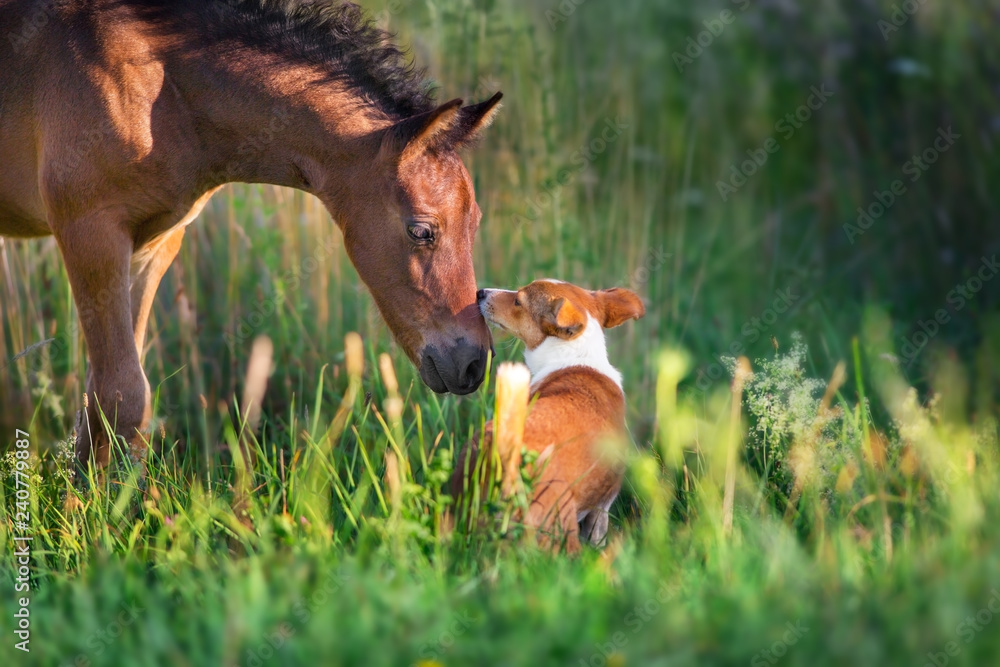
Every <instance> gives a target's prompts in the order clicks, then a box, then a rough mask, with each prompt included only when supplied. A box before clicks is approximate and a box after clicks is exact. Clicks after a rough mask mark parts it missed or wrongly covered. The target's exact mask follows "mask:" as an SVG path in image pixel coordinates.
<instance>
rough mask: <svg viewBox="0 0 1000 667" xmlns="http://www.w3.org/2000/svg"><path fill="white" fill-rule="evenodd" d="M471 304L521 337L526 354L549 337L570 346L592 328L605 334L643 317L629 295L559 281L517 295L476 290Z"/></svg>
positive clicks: (529, 287)
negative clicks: (602, 330) (609, 330)
mask: <svg viewBox="0 0 1000 667" xmlns="http://www.w3.org/2000/svg"><path fill="white" fill-rule="evenodd" d="M476 301H477V302H478V303H479V309H480V310H481V311H482V313H483V317H485V318H486V321H487V322H489V323H491V324H494V325H496V326H497V327H499V328H501V329H503V330H504V331H507V332H508V333H510V334H512V335H513V336H516V337H517V338H520V339H521V340H523V341H524V343H525V345H526V346H527V348H528V349H529V350H533V349H534V348H536V347H538V346H539V345H541V344H542V343H543V342H544V341H545V340H546V339H547V338H550V337H554V338H558V339H561V340H565V341H569V340H573V339H575V338H577V337H579V336H581V335H582V334H583V332H584V330H585V329H586V328H587V327H588V326H592V325H594V324H595V323H596V324H597V325H598V326H600V327H603V328H605V329H609V328H611V327H616V326H618V325H619V324H622V323H624V322H626V321H628V320H633V319H639V318H640V317H642V316H643V315H644V314H645V313H646V308H645V307H644V306H643V305H642V301H641V300H640V299H639V296H638V295H637V294H636V293H635V292H633V291H632V290H628V289H625V288H622V287H613V288H611V289H605V290H597V291H590V290H586V289H583V288H582V287H577V286H576V285H571V284H569V283H564V282H561V281H558V280H536V281H535V282H533V283H531V284H530V285H527V286H525V287H522V288H521V289H518V290H495V289H484V290H479V292H478V293H477V294H476Z"/></svg>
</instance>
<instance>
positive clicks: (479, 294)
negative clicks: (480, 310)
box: [476, 289, 486, 303]
mask: <svg viewBox="0 0 1000 667" xmlns="http://www.w3.org/2000/svg"><path fill="white" fill-rule="evenodd" d="M485 298H486V290H484V289H481V290H479V291H478V292H476V303H482V301H483V299H485Z"/></svg>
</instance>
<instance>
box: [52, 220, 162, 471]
mask: <svg viewBox="0 0 1000 667" xmlns="http://www.w3.org/2000/svg"><path fill="white" fill-rule="evenodd" d="M57 229H58V231H57V232H56V240H57V242H58V243H59V249H60V251H61V252H62V256H63V261H64V262H65V264H66V272H67V274H68V275H69V282H70V286H71V287H72V289H73V299H74V300H75V301H76V306H77V310H78V311H79V317H80V325H81V327H82V329H83V335H84V339H85V340H86V342H87V352H88V356H89V371H88V373H87V403H86V405H85V406H84V411H83V414H82V418H81V420H80V424H79V428H78V431H77V439H76V456H77V459H78V460H79V462H80V463H81V464H82V465H84V466H86V464H87V462H88V461H92V462H93V463H94V465H95V466H96V467H98V468H101V467H104V466H106V465H107V464H108V461H109V460H110V456H111V439H110V437H109V434H108V429H106V428H105V420H106V421H107V423H108V425H110V427H111V428H110V430H111V432H112V434H113V435H114V436H115V437H116V438H121V439H123V440H124V441H125V443H127V445H128V446H129V450H130V453H131V454H132V456H133V458H134V459H139V458H142V455H143V453H144V451H145V442H144V441H143V439H142V437H141V435H140V434H141V433H142V432H143V431H144V430H145V429H146V427H147V426H148V424H149V418H150V409H149V384H148V383H147V382H146V376H145V374H144V373H143V372H142V366H141V364H140V362H139V353H138V350H137V349H136V337H135V333H134V330H133V322H132V308H131V297H130V293H129V286H130V276H129V271H130V264H131V258H132V239H131V238H130V237H129V235H128V234H127V233H126V230H125V225H123V224H122V221H121V220H120V219H117V218H112V217H109V213H108V212H100V213H97V214H94V215H92V216H88V217H85V218H82V219H79V220H75V221H73V222H70V223H66V224H63V225H61V226H59V227H57Z"/></svg>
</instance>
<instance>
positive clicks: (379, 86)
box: [195, 0, 433, 118]
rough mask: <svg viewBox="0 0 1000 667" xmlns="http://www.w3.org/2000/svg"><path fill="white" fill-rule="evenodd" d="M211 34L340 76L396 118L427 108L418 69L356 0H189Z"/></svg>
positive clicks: (428, 97)
mask: <svg viewBox="0 0 1000 667" xmlns="http://www.w3.org/2000/svg"><path fill="white" fill-rule="evenodd" d="M195 2H196V3H197V4H198V5H199V6H200V7H201V11H202V12H203V13H204V12H207V13H208V14H209V17H208V18H209V24H210V25H211V26H212V32H213V36H214V37H216V38H223V39H233V40H236V41H237V42H238V43H242V44H244V45H246V46H247V47H249V48H252V49H261V50H265V51H272V52H280V53H281V54H282V55H285V56H286V57H290V58H293V59H295V60H298V61H300V62H308V63H311V64H318V65H320V66H323V67H325V68H329V69H330V70H331V74H336V75H337V76H339V77H341V78H342V80H343V81H344V82H346V83H347V85H349V86H350V87H351V88H353V89H354V90H356V91H357V92H359V93H360V94H361V95H363V96H364V97H365V98H366V99H367V100H368V101H369V102H371V103H372V104H373V105H374V106H376V107H377V108H379V109H380V110H381V111H382V112H384V113H386V114H388V115H390V116H397V117H401V118H405V117H409V116H412V115H414V114H418V113H422V112H424V111H428V110H430V109H431V108H433V97H432V95H431V90H430V87H429V85H428V84H427V83H426V82H425V80H424V73H423V71H422V70H416V69H415V68H414V66H413V64H412V63H411V62H409V60H408V58H407V54H406V52H405V51H403V50H402V49H400V48H399V47H398V46H396V44H395V43H394V42H393V38H394V35H392V34H390V33H388V32H386V31H384V30H381V29H380V28H379V27H378V26H376V25H375V23H374V21H372V19H371V18H369V17H368V16H367V15H366V14H365V12H364V11H363V10H362V9H361V7H359V6H358V5H356V4H354V3H352V2H338V1H337V0H195Z"/></svg>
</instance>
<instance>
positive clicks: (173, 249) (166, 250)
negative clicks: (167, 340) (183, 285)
mask: <svg viewBox="0 0 1000 667" xmlns="http://www.w3.org/2000/svg"><path fill="white" fill-rule="evenodd" d="M185 229H186V227H177V228H175V229H173V230H171V231H169V232H167V233H166V234H164V235H162V236H160V237H159V238H157V239H156V240H155V241H152V242H151V243H149V244H148V245H146V246H145V247H144V248H142V249H141V250H138V251H137V252H136V253H135V254H133V255H132V266H131V283H132V285H131V289H130V296H131V300H132V333H133V335H134V336H135V349H136V352H137V353H138V354H139V360H140V362H141V361H142V358H143V357H144V356H145V350H144V349H143V348H144V346H145V341H146V323H147V321H148V320H149V313H150V311H151V310H152V309H153V300H154V298H155V297H156V288H157V287H159V286H160V281H161V280H162V279H163V276H164V274H166V272H167V269H169V268H170V265H171V264H172V263H173V261H174V258H175V257H176V256H177V253H178V252H179V251H180V249H181V241H183V240H184V231H185Z"/></svg>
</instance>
